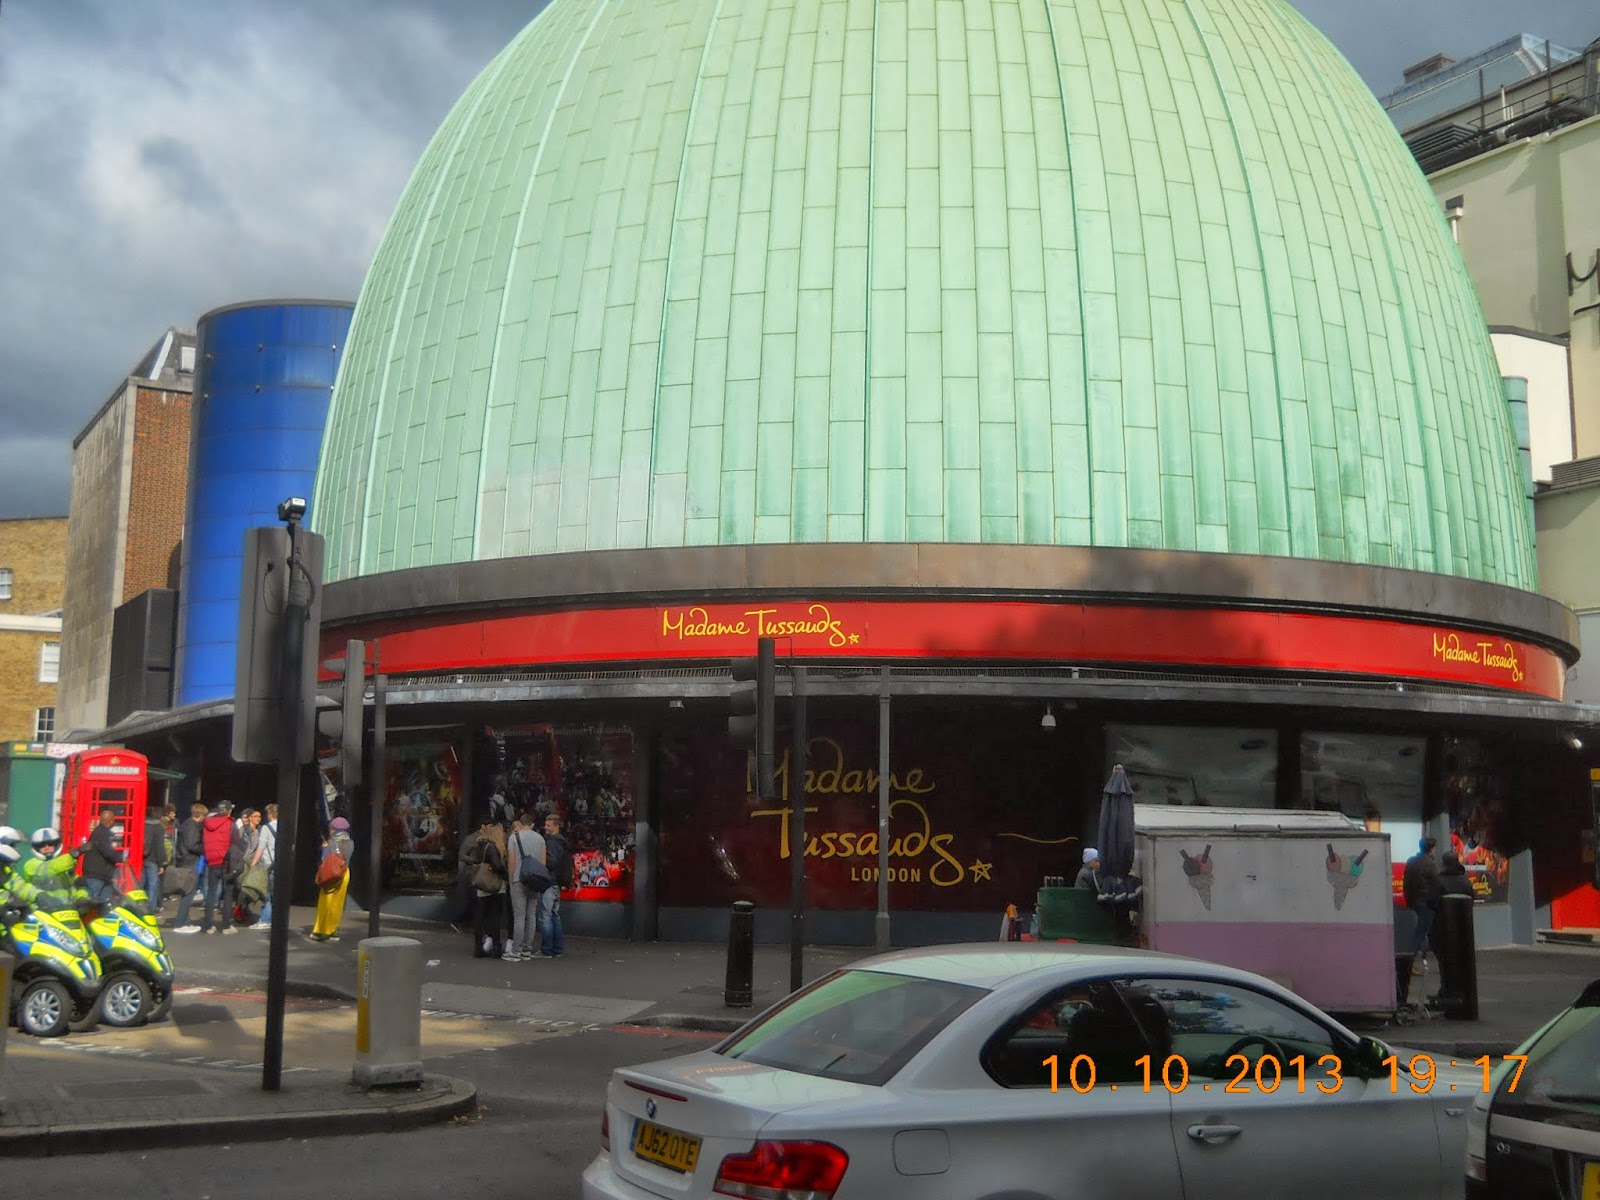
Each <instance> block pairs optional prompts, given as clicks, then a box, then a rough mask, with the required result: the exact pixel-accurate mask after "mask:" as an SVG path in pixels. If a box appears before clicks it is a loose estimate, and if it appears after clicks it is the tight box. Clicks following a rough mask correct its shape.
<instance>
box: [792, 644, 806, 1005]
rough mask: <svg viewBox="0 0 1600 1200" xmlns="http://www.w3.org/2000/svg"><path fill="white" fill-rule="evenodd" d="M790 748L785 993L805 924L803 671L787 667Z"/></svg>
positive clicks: (797, 977) (801, 964)
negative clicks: (791, 727) (791, 701)
mask: <svg viewBox="0 0 1600 1200" xmlns="http://www.w3.org/2000/svg"><path fill="white" fill-rule="evenodd" d="M789 676H790V678H791V679H792V680H793V684H794V686H793V689H792V691H793V695H794V712H793V718H792V719H793V723H794V730H793V733H794V747H793V750H792V751H791V752H790V755H789V990H790V991H791V992H792V991H796V990H797V989H798V988H799V987H800V983H801V977H802V976H803V975H804V973H805V949H804V947H805V923H806V669H805V668H804V667H790V668H789Z"/></svg>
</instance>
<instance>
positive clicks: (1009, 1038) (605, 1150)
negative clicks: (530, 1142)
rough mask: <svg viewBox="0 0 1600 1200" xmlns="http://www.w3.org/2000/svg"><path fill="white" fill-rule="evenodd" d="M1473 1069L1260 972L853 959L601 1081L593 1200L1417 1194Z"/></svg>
mask: <svg viewBox="0 0 1600 1200" xmlns="http://www.w3.org/2000/svg"><path fill="white" fill-rule="evenodd" d="M1481 1087H1482V1081H1481V1078H1480V1073H1479V1072H1476V1071H1473V1070H1462V1071H1459V1072H1457V1071H1453V1070H1451V1069H1450V1068H1449V1067H1448V1066H1446V1065H1444V1064H1439V1065H1437V1066H1436V1065H1435V1064H1433V1063H1432V1062H1431V1061H1423V1056H1417V1057H1416V1058H1415V1059H1414V1058H1413V1057H1410V1056H1407V1055H1405V1054H1403V1053H1396V1052H1395V1051H1393V1050H1392V1049H1391V1048H1390V1047H1388V1046H1386V1045H1384V1044H1383V1043H1381V1042H1378V1041H1375V1040H1373V1039H1371V1038H1362V1037H1359V1036H1357V1035H1356V1034H1354V1033H1351V1032H1350V1031H1349V1030H1348V1029H1345V1028H1344V1027H1343V1026H1341V1025H1340V1024H1339V1023H1338V1022H1337V1021H1335V1020H1333V1019H1332V1018H1331V1017H1328V1016H1327V1015H1325V1014H1324V1013H1322V1012H1319V1011H1318V1010H1317V1009H1315V1008H1313V1007H1312V1006H1310V1005H1308V1004H1306V1003H1305V1002H1304V1001H1302V1000H1300V999H1299V998H1297V997H1296V996H1295V995H1293V994H1292V993H1290V992H1288V991H1286V990H1284V989H1283V988H1281V987H1279V986H1277V985H1276V984H1274V983H1272V982H1271V981H1269V980H1266V979H1263V978H1261V977H1259V976H1256V975H1252V974H1250V973H1248V972H1245V971H1237V970H1233V969H1232V968H1229V967H1222V966H1217V965H1215V964H1212V963H1204V962H1197V961H1194V960H1191V959H1186V958H1179V957H1175V956H1172V955H1166V954H1154V953H1148V952H1143V951H1136V950H1118V949H1111V948H1105V947H1087V946H1083V947H1079V946H1064V945H1063V946H1058V945H1031V944H1021V945H1017V944H979V945H961V946H943V947H934V948H930V949H925V950H910V951H901V952H898V953H894V954H886V955H881V956H878V957H876V958H869V959H864V960H863V961H861V962H859V963H856V964H854V965H853V966H851V967H849V968H847V969H845V970H841V971H836V972H834V973H833V974H831V975H828V976H826V977H825V978H822V979H819V980H818V981H817V982H815V983H813V984H811V985H809V986H807V987H805V988H803V989H801V990H800V991H798V992H795V993H794V994H793V995H791V996H789V997H788V998H787V999H785V1000H783V1001H782V1002H781V1003H779V1004H777V1005H775V1006H773V1007H772V1008H770V1009H768V1010H767V1011H766V1012H764V1013H762V1014H761V1015H760V1016H758V1017H756V1018H755V1019H754V1020H752V1021H750V1022H749V1023H748V1024H746V1025H745V1026H744V1027H743V1028H741V1029H740V1030H738V1032H736V1033H734V1034H731V1035H730V1036H729V1037H727V1038H726V1039H725V1040H723V1041H722V1042H720V1043H718V1044H717V1045H716V1046H714V1047H713V1048H711V1049H709V1050H706V1051H703V1052H701V1053H697V1054H690V1055H687V1056H685V1057H682V1058H673V1059H667V1060H663V1061H661V1062H656V1063H650V1064H645V1065H641V1066H634V1067H627V1068H624V1069H622V1070H618V1071H616V1072H615V1073H614V1074H613V1076H612V1080H611V1083H610V1086H609V1088H608V1091H607V1095H606V1111H605V1118H604V1121H603V1124H602V1129H601V1143H602V1148H601V1152H600V1154H599V1156H598V1157H597V1158H596V1159H595V1160H594V1162H593V1163H591V1164H590V1165H589V1167H588V1169H587V1170H586V1171H585V1172H584V1176H583V1194H584V1196H585V1198H586V1200H650V1198H652V1197H685V1198H688V1197H709V1196H739V1197H746V1198H747V1200H850V1198H851V1197H863V1198H868V1200H893V1198H896V1197H916V1198H917V1200H941V1198H944V1197H948V1198H950V1200H958V1198H959V1200H979V1198H994V1200H999V1198H1001V1197H1004V1198H1005V1200H1045V1198H1052V1200H1053V1198H1056V1197H1061V1198H1067V1197H1081V1196H1095V1197H1101V1196H1115V1197H1127V1198H1129V1200H1141V1198H1143V1197H1153V1198H1154V1197H1172V1198H1174V1200H1176V1198H1180V1197H1181V1198H1183V1200H1222V1198H1227V1200H1233V1198H1235V1197H1248V1198H1249V1200H1267V1198H1270V1197H1286V1198H1291V1200H1319V1198H1321V1197H1328V1198H1329V1200H1350V1198H1351V1197H1361V1198H1362V1200H1380V1198H1382V1197H1394V1198H1395V1200H1401V1198H1404V1200H1418V1198H1421V1197H1456V1196H1459V1195H1460V1194H1461V1191H1462V1178H1461V1162H1462V1160H1463V1153H1464V1150H1465V1135H1466V1122H1465V1113H1466V1110H1467V1109H1468V1108H1469V1107H1470V1105H1471V1103H1472V1100H1473V1098H1474V1094H1475V1092H1476V1091H1478V1090H1481Z"/></svg>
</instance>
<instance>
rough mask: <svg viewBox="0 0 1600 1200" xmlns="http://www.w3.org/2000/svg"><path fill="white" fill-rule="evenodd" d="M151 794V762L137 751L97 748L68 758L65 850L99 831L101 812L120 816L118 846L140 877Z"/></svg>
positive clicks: (64, 801) (63, 820)
mask: <svg viewBox="0 0 1600 1200" xmlns="http://www.w3.org/2000/svg"><path fill="white" fill-rule="evenodd" d="M149 795H150V762H149V760H148V759H146V758H145V756H144V755H142V754H139V753H138V752H136V751H133V750H121V749H117V748H115V747H96V748H95V749H93V750H80V751H79V752H78V753H76V754H74V755H73V756H72V757H71V758H69V759H67V777H66V779H65V780H64V781H63V783H62V785H61V837H62V845H63V847H64V848H66V849H71V848H73V847H75V846H80V845H82V844H83V843H84V842H86V841H88V840H89V835H90V834H91V833H93V832H94V827H95V824H96V823H97V822H98V821H99V820H100V814H101V813H102V812H105V811H107V810H109V811H111V812H113V813H115V814H116V816H117V826H116V830H117V835H118V836H117V847H118V849H120V850H122V851H123V852H124V855H125V858H124V861H125V862H126V863H127V865H128V867H129V869H130V870H132V871H133V873H134V876H135V877H136V878H137V876H138V874H139V872H140V871H141V870H142V869H143V867H144V813H145V807H146V805H147V803H148V801H149Z"/></svg>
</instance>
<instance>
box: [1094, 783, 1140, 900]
mask: <svg viewBox="0 0 1600 1200" xmlns="http://www.w3.org/2000/svg"><path fill="white" fill-rule="evenodd" d="M1096 845H1097V846H1098V848H1099V850H1100V863H1101V869H1102V870H1103V871H1104V872H1105V873H1106V874H1108V875H1119V876H1120V875H1130V874H1132V873H1133V784H1131V783H1129V782H1128V773H1127V772H1126V771H1124V770H1123V769H1122V764H1121V763H1118V764H1117V765H1116V766H1115V767H1113V768H1112V769H1111V778H1110V779H1108V780H1106V786H1105V787H1104V789H1102V790H1101V793H1100V828H1099V830H1098V832H1097V833H1096Z"/></svg>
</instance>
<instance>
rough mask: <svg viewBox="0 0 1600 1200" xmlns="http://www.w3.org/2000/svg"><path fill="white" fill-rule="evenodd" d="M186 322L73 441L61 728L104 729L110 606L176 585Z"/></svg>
mask: <svg viewBox="0 0 1600 1200" xmlns="http://www.w3.org/2000/svg"><path fill="white" fill-rule="evenodd" d="M194 358H195V335H194V331H193V330H192V329H179V328H173V329H169V330H167V331H166V333H165V334H163V335H162V337H161V338H160V340H158V341H157V342H156V344H155V345H154V346H152V347H151V348H150V351H149V352H148V353H147V354H145V355H144V357H143V358H142V359H140V361H139V363H138V365H137V366H136V367H135V368H134V370H133V371H132V372H131V373H130V374H129V375H128V377H127V378H126V379H125V380H123V381H122V383H121V384H119V385H118V386H117V388H116V390H115V391H114V392H112V394H111V396H110V398H109V399H107V400H106V402H105V403H104V404H103V405H101V406H100V409H99V411H98V412H96V413H95V415H94V416H93V417H92V418H90V420H89V422H88V424H86V425H85V426H84V428H83V430H82V432H81V433H79V434H78V436H77V437H76V438H75V439H74V440H73V443H72V500H71V516H70V518H69V519H68V528H67V553H66V579H67V589H66V604H65V610H64V612H63V614H62V626H61V684H60V698H59V704H58V706H57V707H58V714H57V722H56V723H57V725H58V727H59V728H60V729H62V730H63V731H69V730H79V731H92V730H98V729H102V728H104V727H105V725H106V723H107V720H106V715H107V714H106V702H107V696H108V690H109V684H110V677H111V668H112V663H111V642H112V637H111V633H112V623H113V618H114V616H115V613H116V610H117V609H118V608H119V607H120V606H121V605H123V604H124V603H126V602H127V601H130V600H133V599H135V598H137V597H139V596H141V595H143V594H144V593H145V592H147V591H150V590H151V589H162V590H166V591H171V590H175V589H176V588H177V586H178V568H179V559H180V552H181V546H182V542H183V508H184V499H185V496H186V493H187V487H188V475H189V413H190V402H191V398H192V397H191V393H192V391H193V387H194Z"/></svg>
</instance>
